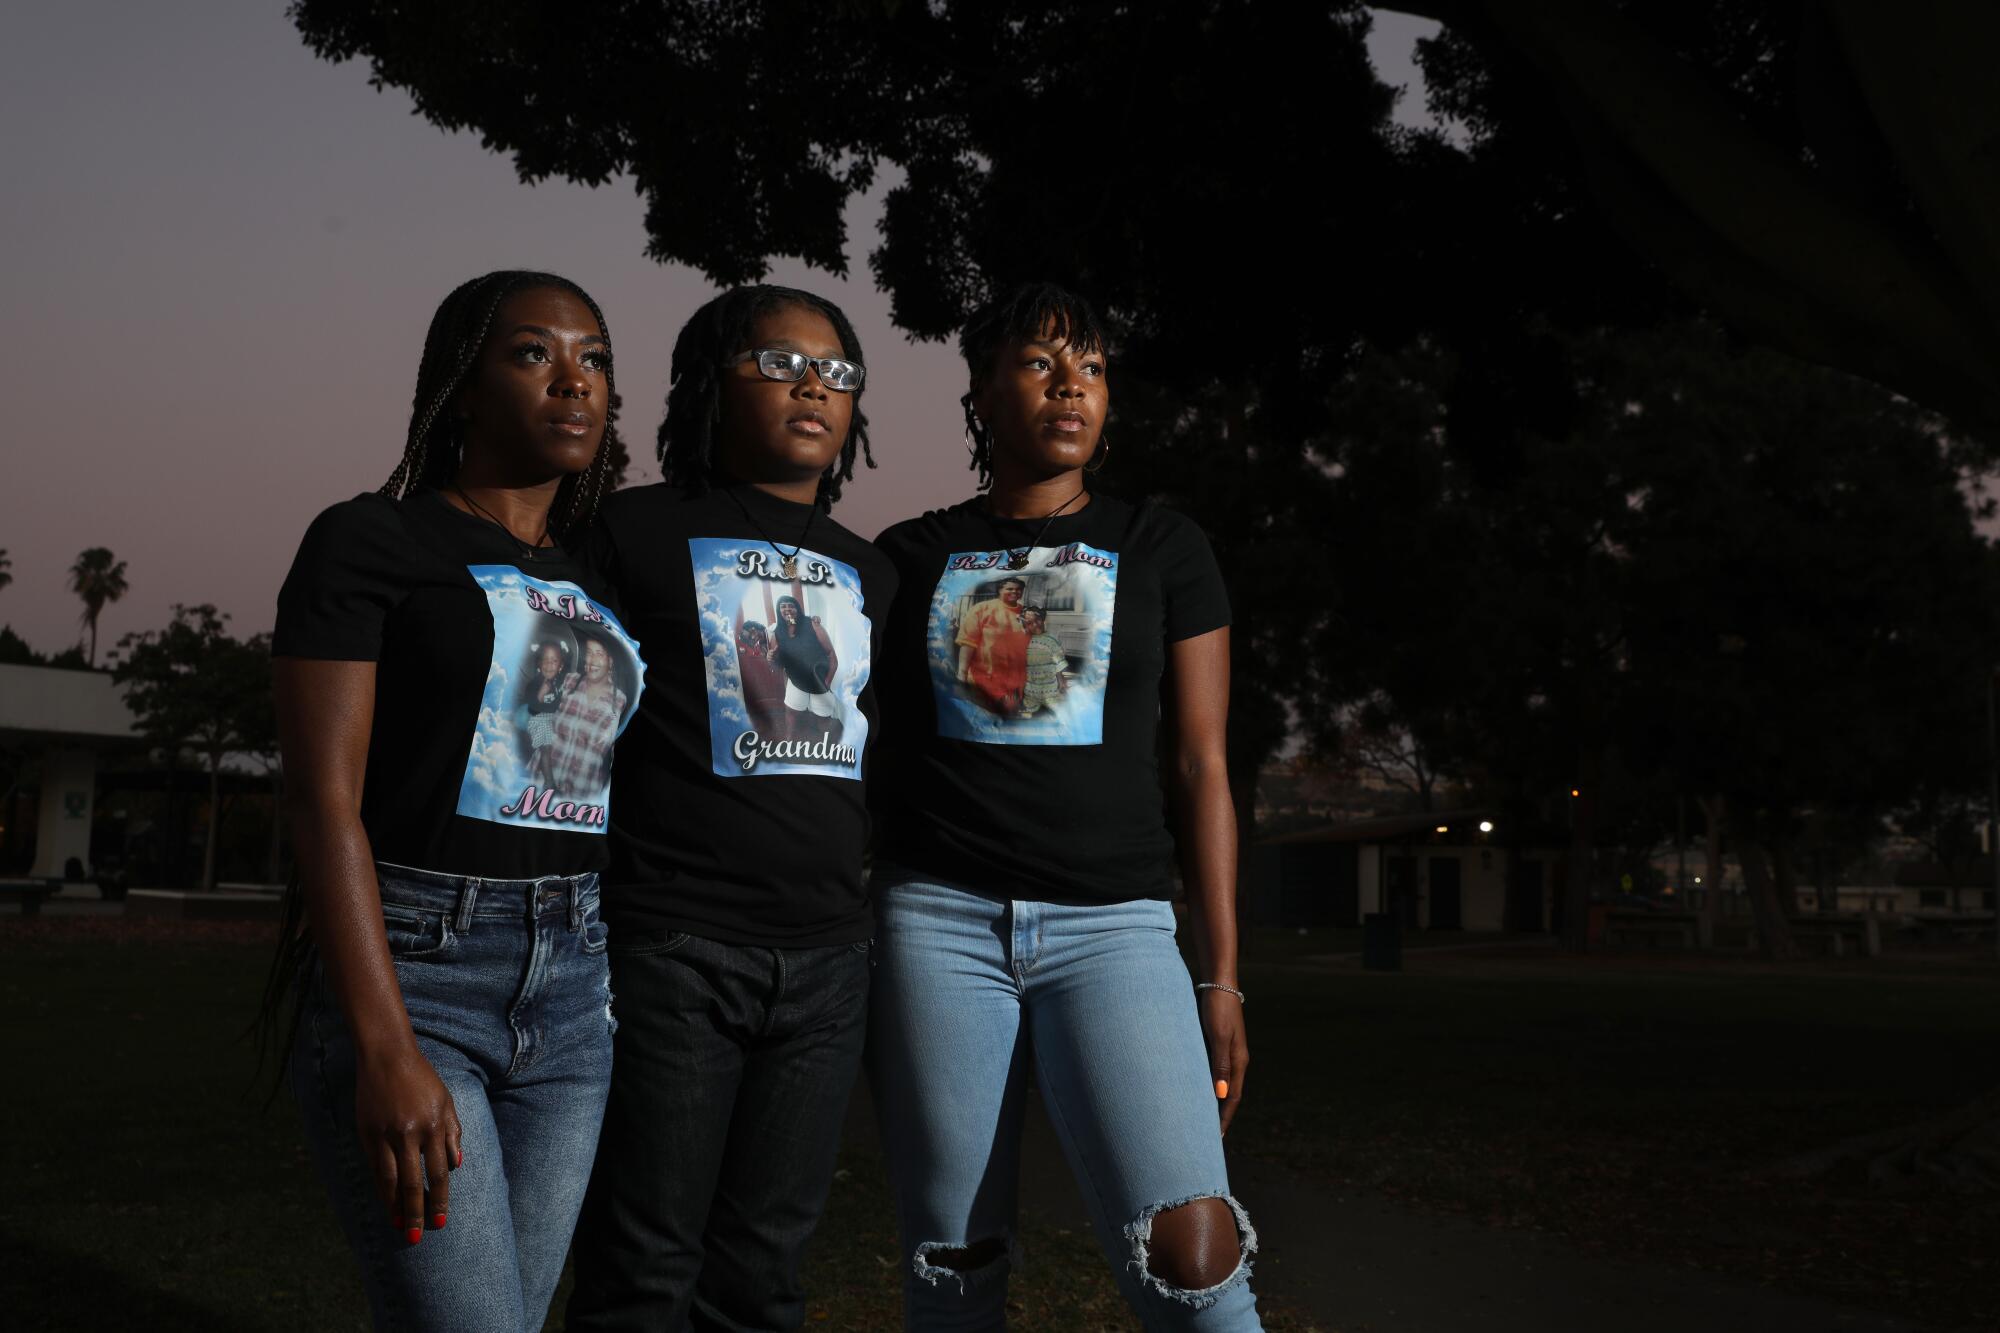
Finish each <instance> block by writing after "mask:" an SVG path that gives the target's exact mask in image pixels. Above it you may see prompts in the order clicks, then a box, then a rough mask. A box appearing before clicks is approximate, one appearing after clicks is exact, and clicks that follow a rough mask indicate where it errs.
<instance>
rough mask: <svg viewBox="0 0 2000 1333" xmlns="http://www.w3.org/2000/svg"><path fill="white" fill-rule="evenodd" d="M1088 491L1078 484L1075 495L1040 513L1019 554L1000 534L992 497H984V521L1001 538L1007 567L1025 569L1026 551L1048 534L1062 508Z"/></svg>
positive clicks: (1038, 544) (1011, 521)
mask: <svg viewBox="0 0 2000 1333" xmlns="http://www.w3.org/2000/svg"><path fill="white" fill-rule="evenodd" d="M1089 493H1090V491H1089V488H1088V487H1083V486H1079V487H1077V490H1076V494H1075V495H1072V496H1070V497H1069V499H1067V500H1064V501H1063V502H1062V503H1061V504H1059V505H1057V506H1056V507H1055V508H1054V509H1051V510H1050V511H1049V512H1048V513H1046V514H1044V515H1042V526H1041V527H1040V528H1039V529H1038V530H1037V531H1036V533H1035V539H1034V540H1033V541H1031V542H1029V543H1028V545H1027V549H1026V550H1025V551H1023V552H1022V554H1020V555H1015V554H1014V552H1015V551H1016V550H1017V549H1020V548H1017V547H1013V546H1008V545H1007V543H1006V538H1005V537H1004V536H1002V535H1001V532H1000V519H999V517H998V516H997V515H995V514H994V512H993V497H992V496H988V497H987V498H986V522H987V524H988V525H989V526H991V527H992V529H993V535H994V536H995V537H1000V539H1001V542H1000V544H1001V546H1002V548H1003V549H1005V550H1006V551H1007V553H1008V554H1007V568H1008V569H1026V568H1027V567H1028V553H1029V552H1032V551H1033V550H1034V549H1035V548H1036V547H1038V546H1040V545H1041V544H1042V538H1043V537H1045V536H1047V535H1048V531H1049V524H1051V523H1053V522H1055V521H1056V519H1057V518H1058V517H1059V516H1060V515H1061V514H1062V511H1063V510H1065V509H1067V508H1069V507H1070V506H1071V505H1073V504H1075V503H1076V502H1077V501H1078V500H1081V499H1082V498H1083V497H1084V496H1086V495H1088V494H1089ZM1007 521H1008V522H1010V523H1021V522H1032V520H1028V519H1008V520H1007Z"/></svg>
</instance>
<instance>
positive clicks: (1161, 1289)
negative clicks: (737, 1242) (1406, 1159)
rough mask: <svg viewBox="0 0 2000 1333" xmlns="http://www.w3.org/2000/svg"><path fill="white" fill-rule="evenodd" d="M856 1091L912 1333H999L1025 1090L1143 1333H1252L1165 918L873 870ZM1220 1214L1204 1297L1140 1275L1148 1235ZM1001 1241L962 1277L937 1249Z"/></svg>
mask: <svg viewBox="0 0 2000 1333" xmlns="http://www.w3.org/2000/svg"><path fill="white" fill-rule="evenodd" d="M874 893H875V902H876V938H875V949H876V973H875V990H874V995H873V996H872V998H871V1000H870V1012H869V1055H868V1061H869V1074H870V1077H871V1079H872V1081H873V1084H874V1089H875V1100H876V1105H877V1106H878V1108H879V1112H880V1115H881V1120H882V1139H883V1144H884V1149H885V1152H886V1155H887V1158H888V1164H889V1177H890V1181H891V1184H892V1185H893V1186H894V1189H895V1193H896V1211H897V1222H898V1225H899V1229H900V1231H901V1234H902V1237H903V1254H904V1256H905V1273H904V1278H903V1302H904V1304H903V1315H904V1324H905V1327H907V1328H910V1329H923V1330H931V1329H982V1330H983V1329H997V1328H1002V1327H1004V1326H1005V1323H1006V1313H1005V1312H1006V1299H1007V1292H1006V1274H1007V1270H1008V1269H1009V1268H1010V1267H1011V1266H1012V1265H1013V1264H1015V1263H1017V1262H1019V1257H1020V1256H1019V1248H1018V1244H1017V1242H1016V1241H1015V1238H1014V1213H1015V1189H1016V1177H1017V1175H1018V1169H1019V1161H1020V1143H1021V1119H1022V1114H1023V1110H1024V1106H1025V1101H1024V1098H1025V1095H1026V1091H1027V1080H1028V1079H1029V1078H1030V1077H1033V1078H1034V1080H1035V1083H1036V1086H1037V1087H1038V1089H1039V1090H1040V1092H1041V1096H1042V1101H1043V1103H1044V1105H1045V1106H1046V1107H1047V1108H1048V1112H1049V1119H1050V1121H1051V1122H1052V1123H1053V1124H1054V1126H1055V1131H1056V1134H1057V1136H1058V1138H1059V1139H1060V1140H1061V1143H1062V1148H1063V1153H1064V1155H1065V1156H1066V1157H1067V1158H1068V1160H1069V1165H1070V1170H1071V1171H1073V1172H1074V1173H1075V1175H1076V1178H1077V1181H1078V1183H1079V1184H1080V1185H1081V1186H1082V1189H1083V1197H1084V1201H1085V1203H1086V1204H1087V1205H1088V1206H1089V1209H1090V1214H1091V1219H1092V1223H1093V1225H1094V1228H1095V1230H1096V1233H1097V1239H1098V1243H1099V1244H1100V1245H1101V1246H1102V1247H1103V1249H1104V1252H1105V1255H1106V1256H1107V1257H1108V1258H1109V1259H1110V1261H1111V1264H1112V1267H1113V1269H1114V1270H1115V1271H1116V1273H1117V1276H1118V1283H1119V1287H1120V1289H1121V1290H1122V1291H1123V1292H1124V1294H1125V1298H1126V1300H1127V1301H1128V1302H1130V1304H1131V1306H1132V1308H1133V1310H1134V1311H1136V1312H1137V1313H1138V1315H1139V1317H1140V1319H1141V1320H1142V1321H1143V1322H1144V1324H1145V1326H1146V1327H1147V1328H1149V1329H1202V1330H1219V1329H1228V1330H1242V1329H1256V1328H1259V1327H1261V1325H1260V1324H1259V1322H1258V1319H1257V1307H1256V1301H1255V1298H1254V1297H1253V1296H1252V1294H1251V1291H1250V1284H1249V1275H1250V1258H1251V1256H1252V1255H1253V1254H1254V1253H1255V1252H1256V1248H1257V1237H1256V1232H1255V1231H1254V1230H1252V1229H1251V1226H1250V1223H1249V1219H1248V1217H1247V1216H1246V1215H1245V1214H1244V1212H1243V1210H1242V1208H1241V1207H1240V1206H1238V1205H1237V1203H1236V1201H1235V1199H1234V1198H1233V1197H1232V1196H1231V1195H1230V1193H1229V1178H1228V1172H1227V1169H1226V1167H1225V1166H1224V1164H1223V1157H1222V1135H1221V1132H1220V1130H1219V1127H1218V1120H1217V1112H1216V1102H1215V1096H1214V1092H1213V1089H1212V1087H1211V1083H1210V1078H1209V1071H1208V1055H1207V1051H1206V1048H1205V1046H1204V1044H1203V1041H1202V1035H1201V1028H1200V1024H1199V1021H1198V1020H1197V1018H1196V1012H1195V1000H1194V989H1193V985H1192V982H1191V980H1190V978H1189V976H1188V972H1187V967H1186V965H1185V964H1184V963H1183V962H1182V961H1181V957H1180V953H1179V951H1178V950H1177V949H1176V947H1175V945H1174V916H1173V908H1172V906H1171V904H1168V903H1164V902H1158V901H1154V900H1150V899H1141V900H1138V901H1134V902H1124V903H1109V904H1089V905H1073V904H1069V905H1066V904H1059V903H1047V902H1035V901H1010V900H1008V899H1005V898H1001V897H999V896H997V895H994V894H988V893H983V892H979V891H976V890H972V889H967V888H961V887H957V886H954V885H950V884H945V883H941V882H939V881H938V880H936V879H935V878H933V877H930V876H924V875H919V874H917V873H915V872H912V871H909V870H907V869H903V868H900V867H891V866H886V865H881V864H879V863H878V865H877V866H876V870H875V876H874ZM1205 1198H1220V1199H1223V1200H1226V1201H1227V1202H1228V1204H1229V1206H1230V1209H1231V1211H1232V1212H1233V1213H1234V1215H1235V1217H1236V1222H1237V1232H1238V1255H1237V1262H1236V1266H1235V1270H1234V1271H1233V1272H1231V1273H1230V1274H1229V1275H1228V1276H1227V1277H1225V1278H1224V1279H1223V1280H1222V1281H1220V1282H1218V1283H1216V1284H1215V1285H1214V1286H1212V1287H1207V1288H1203V1289H1201V1290H1193V1291H1191V1290H1186V1289H1182V1288H1179V1287H1174V1286H1171V1285H1169V1284H1168V1283H1167V1282H1166V1281H1165V1280H1163V1279H1162V1278H1160V1277H1159V1276H1158V1275H1156V1274H1155V1273H1153V1272H1152V1271H1151V1269H1150V1268H1149V1266H1148V1256H1147V1246H1148V1242H1149V1241H1150V1239H1151V1232H1152V1225H1153V1219H1154V1217H1155V1216H1156V1215H1157V1214H1159V1213H1160V1212H1162V1211H1165V1210H1167V1209H1170V1208H1173V1207H1176V1206H1179V1205H1181V1204H1184V1203H1188V1202H1190V1201H1193V1200H1196V1199H1205ZM993 1241H998V1242H1000V1248H1001V1253H1000V1254H999V1257H998V1258H995V1259H992V1260H991V1261H990V1262H987V1263H985V1264H983V1265H980V1266H976V1267H973V1268H972V1269H971V1270H970V1271H967V1272H960V1271H958V1270H957V1269H954V1268H951V1267H945V1266H940V1265H938V1264H934V1263H932V1262H931V1257H932V1256H933V1255H935V1254H936V1253H937V1251H940V1250H952V1249H964V1248H966V1247H969V1246H978V1245H980V1244H981V1243H982V1242H993Z"/></svg>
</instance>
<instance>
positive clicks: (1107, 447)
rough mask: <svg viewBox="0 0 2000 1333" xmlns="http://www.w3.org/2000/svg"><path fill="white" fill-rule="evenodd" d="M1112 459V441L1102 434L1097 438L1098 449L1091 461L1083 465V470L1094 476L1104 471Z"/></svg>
mask: <svg viewBox="0 0 2000 1333" xmlns="http://www.w3.org/2000/svg"><path fill="white" fill-rule="evenodd" d="M1110 461H1111V441H1110V440H1108V439H1106V438H1104V437H1103V436H1101V435H1100V436H1099V437H1098V439H1097V451H1096V452H1095V453H1094V454H1092V455H1091V459H1090V461H1089V462H1088V463H1085V464H1084V465H1083V470H1084V471H1085V472H1088V473H1089V474H1090V475H1091V476H1093V477H1094V476H1096V475H1097V474H1098V473H1100V472H1102V471H1104V465H1105V464H1106V463H1108V462H1110Z"/></svg>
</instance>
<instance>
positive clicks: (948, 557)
mask: <svg viewBox="0 0 2000 1333" xmlns="http://www.w3.org/2000/svg"><path fill="white" fill-rule="evenodd" d="M1043 524H1044V520H1042V519H1039V518H1037V519H1023V520H1013V519H995V518H992V517H990V516H988V514H987V513H986V509H985V505H984V502H983V501H980V500H968V501H966V502H965V503H963V504H958V505H954V506H952V507H951V508H950V509H942V510H933V511H932V512H930V513H928V514H925V515H924V516H923V517H921V518H915V519H911V520H909V521H908V522H905V523H898V524H897V525H896V526H894V527H892V528H890V529H889V530H888V531H887V532H884V533H883V534H882V535H881V536H880V537H879V538H877V539H876V544H877V545H878V546H880V547H881V548H882V551H883V553H884V554H886V555H887V556H888V557H889V559H890V560H891V562H892V563H894V565H895V567H896V574H897V577H898V579H899V581H900V586H901V588H902V593H901V595H900V596H899V597H898V598H897V600H896V604H895V607H894V609H893V610H892V611H891V612H890V615H889V626H888V637H887V639H886V641H885V644H884V647H883V657H882V666H881V670H880V679H881V691H882V708H883V750H882V755H881V757H880V760H879V761H878V767H877V772H876V775H875V797H876V800H875V807H876V811H877V814H878V817H879V818H880V820H881V824H882V840H881V844H880V854H881V856H882V857H883V858H884V859H886V860H890V861H894V862H897V863H899V864H902V865H906V866H909V867H911V868H912V869H917V870H923V871H927V872H930V873H933V874H936V875H938V876H939V877H940V878H943V879H946V880H949V881H954V882H957V883H962V884H969V885H972V886H973V887H975V888H984V889H988V890H990V891H993V892H996V893H1002V894H1005V895H1006V896H1008V897H1011V898H1027V899H1050V900H1057V901H1070V902H1122V901H1127V900H1130V899H1134V898H1169V897H1171V896H1172V895H1173V877H1172V863H1171V862H1172V853H1173V841H1172V839H1171V838H1170V837H1169V836H1168V833H1167V826H1166V816H1165V809H1164V804H1163V800H1162V795H1161V789H1160V778H1159V764H1158V755H1157V745H1158V730H1159V716H1160V680H1161V676H1162V674H1163V672H1164V670H1165V668H1166V662H1167V645H1168V644H1169V643H1173V642H1175V641H1177V640H1180V639H1188V638H1193V637H1194V636H1195V635H1198V634H1205V633H1207V632H1208V631H1210V630H1214V629H1219V628H1221V627H1222V626H1224V625H1227V624H1228V623H1229V598H1228V593H1227V592H1226V590H1225V589H1224V587H1223V582H1222V575H1221V572H1220V571H1219V570H1218V569H1217V568H1216V564H1215V556H1214V555H1213V553H1211V551H1210V550H1209V546H1208V539H1207V538H1206V537H1204V536H1203V535H1202V532H1201V529H1199V528H1197V527H1196V526H1195V525H1194V524H1193V523H1192V522H1190V521H1188V520H1187V519H1185V518H1183V517H1181V516H1180V515H1179V514H1176V513H1174V512H1172V511H1171V510H1167V509H1161V508H1159V507H1158V506H1155V505H1141V506H1138V507H1136V508H1135V507H1134V506H1133V505H1130V504H1128V503H1126V502H1125V501H1122V500H1117V499H1113V498H1111V497H1109V496H1103V495H1097V496H1093V497H1092V499H1091V502H1090V504H1089V505H1087V506H1086V507H1085V508H1084V509H1082V510H1081V511H1079V512H1077V513H1075V514H1064V515H1060V516H1058V517H1057V518H1056V519H1054V520H1053V521H1050V522H1048V523H1047V527H1046V530H1044V527H1043Z"/></svg>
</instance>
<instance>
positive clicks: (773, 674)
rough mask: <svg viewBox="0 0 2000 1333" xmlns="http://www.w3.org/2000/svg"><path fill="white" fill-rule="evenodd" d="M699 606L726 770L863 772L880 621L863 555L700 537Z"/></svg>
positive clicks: (716, 749) (695, 542)
mask: <svg viewBox="0 0 2000 1333" xmlns="http://www.w3.org/2000/svg"><path fill="white" fill-rule="evenodd" d="M688 555H689V557H690V559H691V560H692V562H693V565H694V592H695V607H696V610H697V611H698V612H699V614H700V618H701V646H702V655H703V657H704V659H705V662H706V674H707V682H708V731H709V746H710V751H711V757H712V759H713V766H714V771H715V772H716V774H717V775H718V776H721V777H748V776H755V775H770V774H786V773H792V774H797V773H814V774H818V775H819V776H821V777H832V778H854V779H857V780H858V779H859V778H860V777H861V756H862V755H863V754H864V753H866V751H867V748H868V747H867V741H868V719H867V718H866V717H865V716H864V715H863V714H862V712H861V691H862V689H863V688H864V687H865V686H866V685H867V684H868V671H869V665H870V664H869V648H870V632H871V627H870V625H869V622H868V617H867V616H866V615H865V614H863V611H862V607H863V605H864V603H863V601H862V596H861V577H860V575H859V574H858V573H857V572H856V571H855V569H854V567H853V566H852V565H849V564H846V563H844V562H842V561H839V560H835V559H834V558H833V557H831V556H826V555H821V554H819V553H818V552H817V551H811V550H805V549H801V550H800V551H799V553H798V556H797V558H796V561H795V562H794V564H793V567H792V570H791V576H790V577H789V578H788V577H786V570H785V561H784V560H783V559H782V558H781V557H780V556H779V555H778V553H777V552H775V551H773V550H772V549H771V548H770V547H768V546H765V545H762V544H759V543H754V542H745V541H744V540H742V539H741V538H727V539H725V538H714V537H693V538H690V539H689V540H688Z"/></svg>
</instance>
